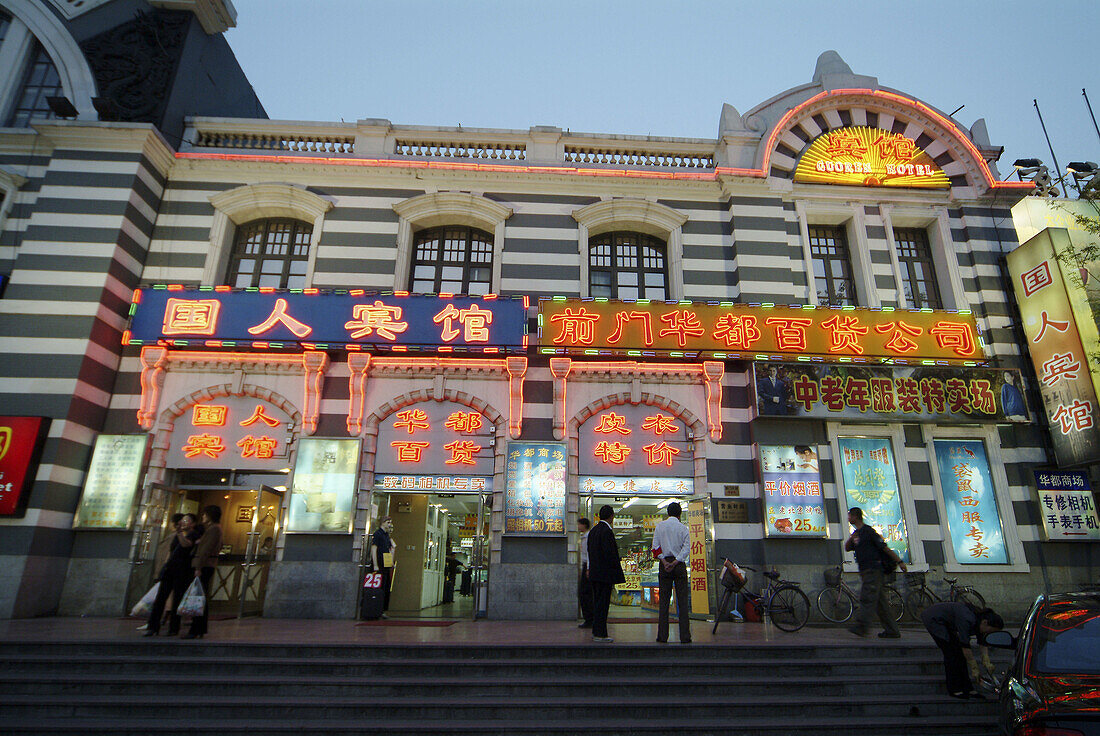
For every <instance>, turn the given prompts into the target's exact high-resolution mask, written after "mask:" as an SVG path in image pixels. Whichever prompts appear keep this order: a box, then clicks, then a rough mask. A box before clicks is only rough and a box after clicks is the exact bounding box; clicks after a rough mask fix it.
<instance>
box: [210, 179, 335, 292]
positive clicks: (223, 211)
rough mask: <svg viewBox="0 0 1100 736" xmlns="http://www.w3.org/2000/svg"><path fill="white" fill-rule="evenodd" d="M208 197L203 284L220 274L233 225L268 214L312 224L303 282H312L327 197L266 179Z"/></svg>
mask: <svg viewBox="0 0 1100 736" xmlns="http://www.w3.org/2000/svg"><path fill="white" fill-rule="evenodd" d="M209 201H210V204H212V205H214V221H213V223H212V224H211V226H210V247H209V248H207V250H206V263H205V264H204V265H203V272H202V284H203V286H215V285H217V282H219V281H220V280H221V278H222V276H224V271H225V266H226V263H227V262H228V261H229V253H230V251H231V249H232V242H233V233H234V231H235V230H236V227H237V226H238V225H243V224H245V223H246V222H251V221H252V220H259V219H264V218H269V217H287V218H290V219H292V220H301V221H303V222H308V223H311V224H312V225H313V234H312V235H311V237H310V244H309V266H308V269H307V271H306V284H311V283H313V266H314V262H315V261H316V259H317V245H318V243H319V242H320V240H321V232H322V231H323V230H324V225H325V213H327V212H328V211H329V210H331V209H332V207H333V203H332V202H331V201H330V200H328V199H325V198H324V197H321V196H319V195H316V194H314V193H313V192H309V191H306V189H305V187H303V186H299V185H296V184H283V183H278V182H267V183H263V184H248V185H245V186H240V187H237V188H236V189H230V190H228V191H225V192H219V193H217V194H214V195H211V196H210V198H209Z"/></svg>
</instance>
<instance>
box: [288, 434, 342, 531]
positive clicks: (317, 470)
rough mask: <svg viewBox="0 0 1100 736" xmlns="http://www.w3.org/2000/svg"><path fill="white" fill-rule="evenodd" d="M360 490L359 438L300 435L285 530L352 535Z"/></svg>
mask: <svg viewBox="0 0 1100 736" xmlns="http://www.w3.org/2000/svg"><path fill="white" fill-rule="evenodd" d="M358 489H359V440H358V439H330V438H326V437H302V438H299V440H298V456H297V458H295V460H294V481H293V483H292V485H291V496H290V513H289V515H288V517H287V523H286V530H287V531H288V532H339V533H343V534H350V533H351V528H352V522H353V521H354V520H355V519H354V517H355V497H356V491H357V490H358Z"/></svg>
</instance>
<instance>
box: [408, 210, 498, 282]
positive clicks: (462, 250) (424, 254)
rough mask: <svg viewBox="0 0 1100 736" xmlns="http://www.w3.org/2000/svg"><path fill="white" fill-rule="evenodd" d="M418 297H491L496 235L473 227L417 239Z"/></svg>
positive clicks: (444, 230)
mask: <svg viewBox="0 0 1100 736" xmlns="http://www.w3.org/2000/svg"><path fill="white" fill-rule="evenodd" d="M411 271H412V278H410V279H409V281H410V285H409V290H410V291H412V292H414V293H416V294H440V293H443V294H470V295H476V296H480V295H482V294H488V293H489V291H490V286H491V284H492V279H493V236H492V235H491V234H489V233H487V232H485V231H484V230H478V229H477V228H473V227H437V228H432V229H431V230H422V231H421V232H419V233H417V234H416V236H415V238H414V239H413V262H412V269H411Z"/></svg>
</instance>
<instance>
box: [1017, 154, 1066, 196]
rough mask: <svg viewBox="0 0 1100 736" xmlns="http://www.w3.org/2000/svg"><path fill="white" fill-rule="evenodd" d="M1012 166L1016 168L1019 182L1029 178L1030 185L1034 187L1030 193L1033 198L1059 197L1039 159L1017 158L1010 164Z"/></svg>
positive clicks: (1044, 166)
mask: <svg viewBox="0 0 1100 736" xmlns="http://www.w3.org/2000/svg"><path fill="white" fill-rule="evenodd" d="M1012 165H1013V166H1014V167H1015V168H1016V175H1017V176H1019V177H1020V181H1023V180H1024V177H1025V176H1027V177H1030V181H1031V183H1032V184H1034V185H1035V189H1034V190H1033V191H1032V192H1031V195H1032V196H1033V197H1050V198H1054V197H1057V196H1059V194H1060V192H1059V191H1058V187H1056V186H1054V179H1052V178H1051V176H1050V170H1049V169H1047V167H1046V165H1044V164H1043V162H1042V161H1040V160H1039V159H1037V158H1018V159H1016V160H1015V161H1013V162H1012Z"/></svg>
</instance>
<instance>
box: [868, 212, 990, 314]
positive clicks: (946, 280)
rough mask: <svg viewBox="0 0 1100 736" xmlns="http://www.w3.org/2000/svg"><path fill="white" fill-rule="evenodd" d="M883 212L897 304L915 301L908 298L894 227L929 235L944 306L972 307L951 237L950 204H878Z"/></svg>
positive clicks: (907, 304)
mask: <svg viewBox="0 0 1100 736" xmlns="http://www.w3.org/2000/svg"><path fill="white" fill-rule="evenodd" d="M879 207H880V212H881V213H882V226H883V228H885V230H886V240H887V242H888V243H889V244H890V263H891V266H892V268H893V269H894V281H895V283H896V284H897V291H898V306H899V307H901V308H902V309H910V308H912V306H913V305H911V304H909V303H908V300H907V299H906V298H905V287H904V282H903V281H902V273H901V263H900V262H899V261H898V257H897V242H896V240H895V238H894V229H895V228H912V229H918V230H923V231H924V232H925V234H926V235H927V236H928V249H929V250H930V251H931V252H932V265H933V266H935V278H936V286H937V287H939V290H940V300H941V301H942V302H943V308H944V309H959V310H967V309H970V303H969V302H968V301H967V299H966V289H965V288H964V287H963V283H962V276H961V275H960V274H959V259H958V255H957V254H956V252H955V248H954V241H953V240H952V239H951V222H950V216H949V215H948V213H947V207H945V206H942V205H937V206H935V207H907V206H905V205H899V204H887V203H884V204H881V205H879Z"/></svg>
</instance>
